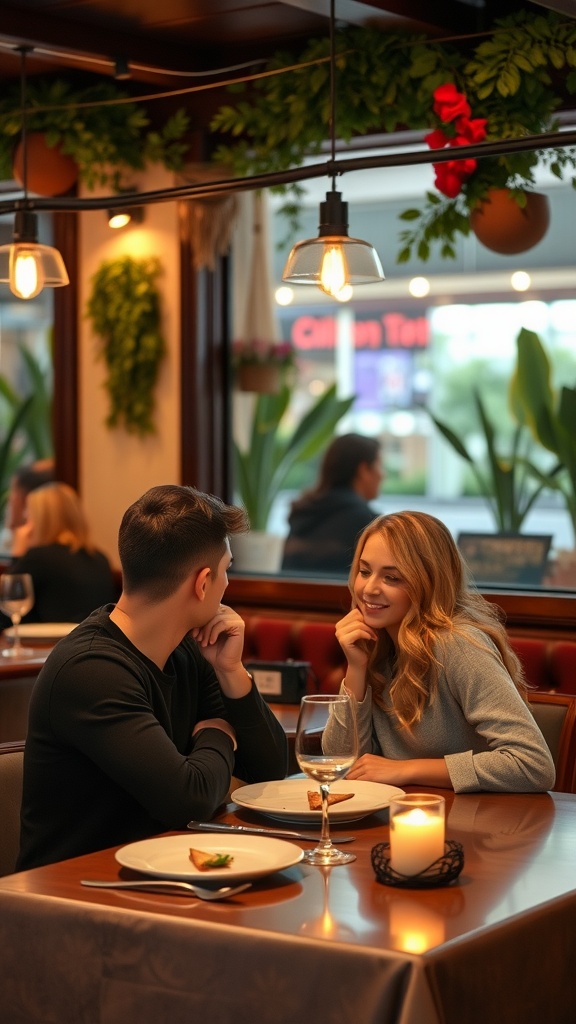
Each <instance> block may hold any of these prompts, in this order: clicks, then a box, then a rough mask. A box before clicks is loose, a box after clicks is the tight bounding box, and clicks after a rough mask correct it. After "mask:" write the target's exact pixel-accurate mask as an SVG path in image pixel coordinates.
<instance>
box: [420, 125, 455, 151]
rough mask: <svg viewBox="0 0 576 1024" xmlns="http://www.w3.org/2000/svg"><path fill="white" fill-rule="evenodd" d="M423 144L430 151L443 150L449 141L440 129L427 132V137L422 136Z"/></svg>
mask: <svg viewBox="0 0 576 1024" xmlns="http://www.w3.org/2000/svg"><path fill="white" fill-rule="evenodd" d="M424 142H427V143H428V145H429V147H430V149H444V146H447V145H448V144H449V142H450V139H449V138H448V136H447V135H446V134H445V133H444V132H443V131H442V129H441V128H435V129H434V131H433V132H429V134H428V135H425V136H424Z"/></svg>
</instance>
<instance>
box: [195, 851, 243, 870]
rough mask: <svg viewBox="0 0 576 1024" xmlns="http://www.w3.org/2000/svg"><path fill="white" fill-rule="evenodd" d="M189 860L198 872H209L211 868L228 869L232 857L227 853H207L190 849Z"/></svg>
mask: <svg viewBox="0 0 576 1024" xmlns="http://www.w3.org/2000/svg"><path fill="white" fill-rule="evenodd" d="M190 860H191V861H192V863H193V865H194V867H195V868H197V869H198V871H211V870H212V869H213V868H229V867H230V865H231V863H232V861H233V860H234V857H232V856H231V855H230V854H229V853H207V852H206V850H195V849H193V848H192V847H190Z"/></svg>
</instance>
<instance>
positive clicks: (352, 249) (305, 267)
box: [282, 0, 384, 299]
mask: <svg viewBox="0 0 576 1024" xmlns="http://www.w3.org/2000/svg"><path fill="white" fill-rule="evenodd" d="M334 10H335V7H334V0H330V143H331V162H332V165H333V166H334V165H335V159H336V118H335V107H336V89H335V73H336V32H335V14H334ZM334 185H335V174H333V175H332V189H331V191H330V192H327V193H326V201H325V202H324V203H320V224H319V227H318V237H317V238H307V239H306V240H305V241H303V242H297V243H296V245H295V246H294V247H293V248H292V251H291V252H290V255H289V256H288V260H287V261H286V266H285V267H284V273H283V274H282V280H283V281H286V282H287V283H288V284H315V285H317V286H318V287H319V288H321V289H322V291H324V292H326V293H327V294H328V295H331V296H333V298H335V299H339V298H340V296H341V295H342V292H343V291H344V289H346V288H347V286H349V285H350V286H351V285H356V284H376V283H377V282H378V281H383V280H384V271H383V270H382V264H381V263H380V258H379V256H378V253H377V252H376V250H375V248H374V246H373V245H370V243H369V242H363V241H362V240H361V239H359V238H350V236H349V235H348V203H345V202H343V201H342V193H341V192H336V191H335V188H334ZM344 294H347V293H346V292H344Z"/></svg>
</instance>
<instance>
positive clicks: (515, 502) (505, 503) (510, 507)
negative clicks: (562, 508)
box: [429, 389, 553, 534]
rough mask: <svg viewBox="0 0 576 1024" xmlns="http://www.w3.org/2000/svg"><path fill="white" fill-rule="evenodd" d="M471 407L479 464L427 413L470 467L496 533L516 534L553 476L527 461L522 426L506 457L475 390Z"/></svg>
mask: <svg viewBox="0 0 576 1024" xmlns="http://www.w3.org/2000/svg"><path fill="white" fill-rule="evenodd" d="M473 397H474V404H475V407H476V412H477V414H478V420H479V422H480V425H481V427H482V432H483V434H484V440H485V445H486V459H485V461H483V462H479V461H478V459H476V458H474V457H473V456H472V455H471V453H470V451H469V450H468V448H467V447H466V445H465V444H464V442H463V441H462V440H461V439H460V438H459V437H458V436H457V435H456V434H455V433H454V431H453V430H451V428H450V427H449V426H448V424H447V423H444V422H443V421H442V420H439V419H438V418H437V417H435V416H433V415H432V413H429V415H430V416H431V418H432V420H433V421H434V424H435V426H436V427H437V429H438V430H439V431H440V433H441V434H442V436H443V437H444V438H445V440H446V441H448V443H449V444H450V445H451V446H452V448H453V449H454V451H455V452H456V453H457V454H458V455H459V456H460V457H461V458H462V459H465V461H466V462H467V463H468V465H469V466H470V469H471V470H472V473H473V474H474V477H475V479H476V481H477V483H478V487H479V489H480V493H481V494H482V495H483V497H484V498H485V499H486V501H487V503H488V507H489V509H490V511H491V513H492V516H493V518H494V523H495V526H496V530H497V532H498V533H507V534H516V533H520V531H521V529H522V525H523V523H524V520H525V519H526V516H527V515H528V513H529V511H530V509H531V508H532V506H533V505H534V503H535V501H536V500H537V498H538V497H539V495H540V494H541V493H542V491H543V490H544V489H545V488H546V487H551V486H553V484H552V482H551V481H552V479H553V474H551V475H550V476H544V475H543V474H541V473H540V471H539V470H538V469H537V468H536V466H534V465H533V464H532V463H531V462H530V460H529V459H528V457H527V453H528V448H529V442H530V438H529V432H528V431H527V429H526V427H525V426H523V424H522V423H518V424H517V425H516V427H515V429H514V434H513V438H512V445H511V448H510V451H509V453H508V454H507V455H502V454H501V453H500V452H499V451H498V445H497V440H496V431H495V429H494V426H493V424H492V422H491V421H490V418H489V417H488V415H487V412H486V408H485V406H484V403H483V401H482V398H481V397H480V394H479V393H478V391H477V390H476V389H475V390H474V392H473Z"/></svg>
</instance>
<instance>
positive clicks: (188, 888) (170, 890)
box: [80, 878, 252, 900]
mask: <svg viewBox="0 0 576 1024" xmlns="http://www.w3.org/2000/svg"><path fill="white" fill-rule="evenodd" d="M80 884H81V885H87V886H90V887H91V888H93V889H139V890H140V891H141V892H165V893H166V894H167V895H170V894H172V895H177V894H178V893H185V894H186V895H188V896H197V897H198V899H200V900H227V899H228V898H229V897H230V896H236V895H237V894H238V893H239V892H244V890H245V889H249V888H250V886H251V885H252V882H244V884H243V885H236V886H233V887H232V886H230V885H225V886H223V887H222V888H221V889H204V888H203V886H201V885H192V884H191V883H190V882H179V881H177V880H175V879H162V878H157V879H145V878H143V879H138V880H137V881H135V882H123V881H121V880H119V879H118V880H116V881H114V882H101V881H98V880H97V879H92V878H84V879H82V881H81V882H80Z"/></svg>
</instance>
